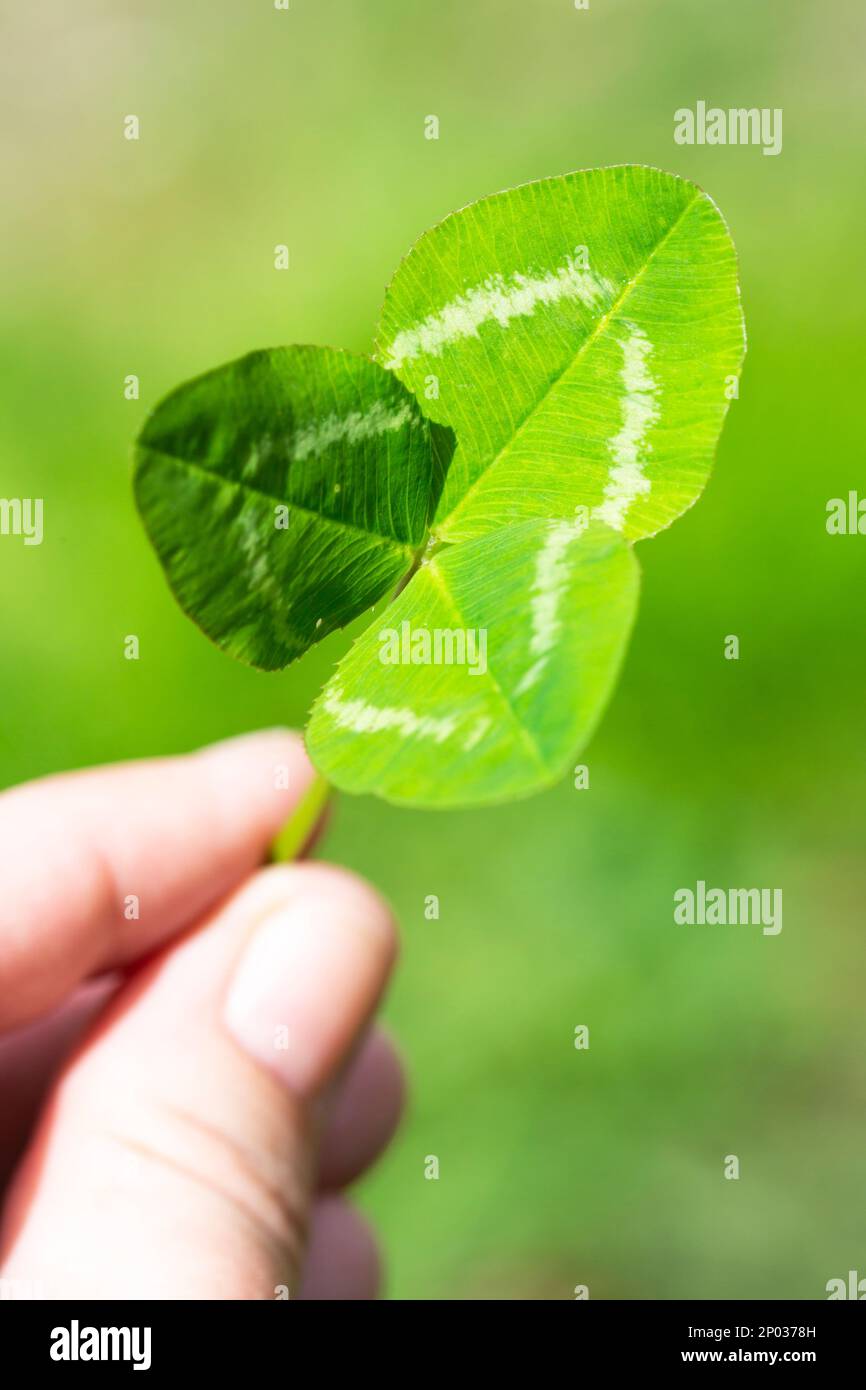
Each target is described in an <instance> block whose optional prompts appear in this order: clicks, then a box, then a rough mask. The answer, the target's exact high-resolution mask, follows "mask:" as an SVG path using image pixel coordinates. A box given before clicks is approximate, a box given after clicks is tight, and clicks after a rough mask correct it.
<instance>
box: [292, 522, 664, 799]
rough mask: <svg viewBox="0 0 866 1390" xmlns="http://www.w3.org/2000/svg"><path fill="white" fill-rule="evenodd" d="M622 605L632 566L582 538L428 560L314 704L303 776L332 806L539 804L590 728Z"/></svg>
mask: <svg viewBox="0 0 866 1390" xmlns="http://www.w3.org/2000/svg"><path fill="white" fill-rule="evenodd" d="M637 591H638V567H637V562H636V561H635V559H634V553H633V551H632V550H631V548H630V547H629V546H627V545H625V544H624V543H623V541H622V540H621V538H620V537H619V536H617V535H616V533H615V532H613V531H612V530H610V529H609V528H608V527H606V526H601V525H599V524H597V523H596V524H594V525H592V526H590V527H589V528H588V529H587V528H586V527H585V525H584V524H582V523H581V522H579V521H574V520H572V521H532V522H525V523H523V524H522V525H518V526H514V527H510V528H509V529H507V530H505V531H502V532H500V533H499V534H498V535H493V536H486V537H484V538H482V539H480V540H477V541H469V542H467V543H465V544H463V545H457V546H453V547H447V548H445V549H444V550H441V551H439V552H438V553H435V554H433V556H432V558H430V559H429V560H427V561H425V563H424V564H422V566H421V568H420V569H419V570H418V572H417V573H416V574H415V575H414V576H413V578H412V580H411V582H410V583H409V585H408V586H407V587H406V589H405V590H404V591H403V592H402V593H401V594H400V595H399V596H398V597H397V598H396V599H395V600H394V602H393V603H392V604H391V605H390V606H389V607H388V608H387V609H386V610H385V612H384V613H383V614H382V616H381V619H380V620H379V622H377V623H376V624H375V625H374V626H373V627H370V628H368V630H367V631H366V632H365V633H364V634H363V635H362V636H361V637H360V638H359V639H358V641H357V642H356V643H355V645H354V646H353V648H352V649H351V651H350V652H349V653H348V655H347V656H346V657H344V659H343V660H342V661H341V662H340V664H339V666H338V667H337V670H336V672H335V674H334V676H333V677H332V679H331V680H330V681H329V682H328V684H327V685H326V686H325V689H324V690H323V691H322V693H321V695H320V696H319V699H318V700H317V702H316V704H315V705H314V707H313V712H312V716H311V719H310V723H309V725H308V729H307V746H308V748H309V750H310V754H311V756H312V758H313V760H314V761H315V763H316V764H317V766H318V767H319V769H320V770H321V771H322V772H323V773H324V774H325V776H326V777H328V778H329V779H330V780H331V781H332V782H334V783H335V784H336V786H338V787H341V788H343V789H344V790H345V791H349V792H376V793H377V794H379V795H380V796H384V797H386V798H387V799H389V800H391V801H398V802H407V803H410V804H415V805H426V806H455V805H463V804H480V803H486V802H496V801H503V800H506V799H510V798H513V797H519V796H526V795H528V794H529V793H531V792H534V791H538V790H540V789H541V788H542V787H545V786H547V785H549V784H550V783H552V782H555V781H556V780H558V778H560V777H561V776H562V775H563V774H564V773H565V772H566V770H567V769H568V768H569V767H570V765H571V760H572V758H573V757H574V756H575V755H576V753H577V752H578V751H579V749H580V748H581V747H582V745H583V744H584V743H585V742H586V741H587V739H588V738H589V737H590V735H591V733H592V731H593V729H594V728H595V725H596V723H597V721H598V719H599V718H600V716H601V713H602V710H603V708H604V705H605V703H606V701H607V699H608V696H609V694H610V692H611V689H612V687H613V683H614V680H615V677H616V674H617V671H618V668H619V665H620V662H621V660H622V654H623V651H624V649H625V644H626V641H627V638H628V634H629V631H630V628H631V625H632V621H633V619H634V614H635V609H636V605H637ZM449 654H450V657H451V662H450V664H449V662H448V656H449ZM428 658H429V659H428ZM461 658H462V659H461Z"/></svg>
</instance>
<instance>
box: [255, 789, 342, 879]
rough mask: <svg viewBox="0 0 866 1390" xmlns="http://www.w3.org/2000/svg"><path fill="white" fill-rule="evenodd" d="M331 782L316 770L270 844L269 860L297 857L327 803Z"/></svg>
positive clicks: (285, 859)
mask: <svg viewBox="0 0 866 1390" xmlns="http://www.w3.org/2000/svg"><path fill="white" fill-rule="evenodd" d="M330 794H331V784H330V782H328V781H326V780H325V778H324V777H323V776H322V774H321V773H320V772H317V773H316V775H315V776H314V778H313V780H312V782H311V783H310V785H309V786H308V787H307V790H306V791H305V792H304V795H303V796H302V797H301V799H300V801H299V802H298V804H297V806H296V807H295V809H294V811H293V812H292V814H291V815H290V816H289V819H288V820H287V821H286V823H285V825H284V826H283V828H282V830H281V831H280V833H279V835H278V836H277V837H276V839H275V840H274V842H273V844H272V845H271V853H270V857H271V861H272V862H273V863H274V864H286V863H288V862H289V861H290V860H292V859H297V857H298V855H299V854H300V852H301V850H302V849H303V848H304V845H305V844H306V843H307V841H308V840H309V838H310V836H311V835H312V833H313V830H314V829H315V827H316V823H317V821H318V819H319V817H320V816H321V814H322V812H323V811H324V809H325V806H326V805H327V801H328V797H329V796H330Z"/></svg>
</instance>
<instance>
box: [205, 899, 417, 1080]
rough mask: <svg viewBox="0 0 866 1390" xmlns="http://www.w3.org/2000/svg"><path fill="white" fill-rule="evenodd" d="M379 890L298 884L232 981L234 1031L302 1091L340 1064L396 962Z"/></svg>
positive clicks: (229, 1012) (229, 1008) (228, 1016)
mask: <svg viewBox="0 0 866 1390" xmlns="http://www.w3.org/2000/svg"><path fill="white" fill-rule="evenodd" d="M386 921H387V918H386V914H385V910H384V908H383V907H382V906H381V905H380V904H379V903H378V902H377V900H376V899H375V897H374V896H373V895H372V894H369V895H366V894H365V895H360V894H357V893H351V892H341V891H339V890H336V891H335V890H332V889H329V890H327V891H322V890H319V891H311V890H310V889H305V888H300V889H299V891H298V893H297V895H296V896H295V897H293V898H292V899H291V901H290V902H287V903H285V904H283V905H282V906H281V907H279V908H277V909H275V910H273V911H272V912H271V913H270V914H269V915H268V916H267V917H265V918H264V919H263V920H262V921H261V922H260V923H259V925H258V926H257V927H256V928H255V930H254V932H253V934H252V937H251V938H250V940H249V941H248V942H247V944H246V946H245V948H244V951H243V954H242V956H241V959H240V961H239V963H238V965H237V967H236V970H235V974H234V977H233V980H232V983H231V986H230V988H229V993H228V997H227V999H226V1006H225V1015H224V1017H225V1023H226V1026H227V1027H228V1029H229V1031H230V1032H231V1034H232V1035H233V1037H234V1038H235V1040H236V1041H237V1042H238V1043H239V1044H240V1045H241V1047H243V1049H244V1050H245V1051H246V1052H247V1053H249V1055H250V1056H252V1057H253V1058H254V1059H255V1060H256V1061H257V1062H260V1063H261V1064H262V1065H264V1066H266V1067H267V1068H268V1069H269V1070H270V1071H271V1072H273V1073H274V1074H275V1075H276V1076H278V1077H279V1079H280V1080H281V1081H282V1082H283V1083H284V1084H285V1085H286V1086H288V1087H289V1088H290V1089H291V1090H292V1091H294V1092H295V1093H296V1094H297V1095H299V1096H301V1097H303V1098H308V1097H310V1096H312V1095H314V1094H315V1093H316V1092H318V1091H319V1090H320V1089H321V1088H322V1087H323V1086H325V1085H326V1084H327V1083H328V1081H329V1080H330V1079H331V1077H332V1076H333V1075H334V1074H335V1073H336V1072H337V1070H338V1069H339V1067H340V1066H341V1064H342V1062H343V1060H344V1058H345V1057H346V1056H347V1055H348V1053H349V1051H350V1050H351V1048H352V1045H353V1043H354V1040H355V1038H356V1036H357V1034H358V1032H359V1031H360V1029H361V1028H363V1026H364V1024H365V1023H366V1021H367V1019H368V1018H369V1016H370V1013H371V1012H372V1010H373V1008H374V1007H375V1004H376V1002H377V1000H378V996H379V994H380V992H381V989H382V985H383V983H384V980H385V977H386V975H387V971H388V965H389V964H390V954H391V949H392V948H391V947H390V945H389V939H390V930H389V929H387V928H386V929H385V930H383V922H386Z"/></svg>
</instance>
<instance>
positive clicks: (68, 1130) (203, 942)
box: [0, 864, 395, 1299]
mask: <svg viewBox="0 0 866 1390" xmlns="http://www.w3.org/2000/svg"><path fill="white" fill-rule="evenodd" d="M394 954H395V935H394V929H393V926H392V922H391V917H390V913H389V912H388V910H387V908H386V907H385V905H384V904H383V903H382V901H381V900H380V899H379V898H378V897H377V896H376V895H375V894H374V893H373V891H372V890H371V889H370V888H368V887H367V886H366V885H365V884H364V883H362V882H361V881H360V880H358V879H356V878H354V876H352V875H350V874H348V873H346V872H344V871H342V870H338V869H334V868H331V867H328V866H326V865H322V864H296V865H290V866H286V867H280V868H272V869H267V870H264V871H263V872H261V873H259V874H258V875H256V877H255V878H254V879H252V880H251V881H250V882H249V883H248V884H247V885H246V886H245V887H244V888H243V889H242V890H241V891H240V892H239V893H237V894H236V895H235V896H234V897H233V898H231V899H230V900H229V901H228V902H227V903H225V904H224V905H223V906H222V907H221V908H220V909H219V910H218V911H217V912H216V913H215V914H214V915H213V916H211V917H210V918H209V919H207V920H206V921H205V922H203V923H202V924H201V925H200V926H199V927H198V928H196V929H195V930H194V931H193V932H191V933H189V934H188V935H187V936H186V937H184V938H182V939H181V940H180V941H179V942H177V943H176V944H175V945H173V946H172V947H171V948H169V949H167V950H166V951H164V952H162V953H161V954H160V955H159V956H157V957H156V958H154V959H152V960H151V961H150V962H149V963H148V964H147V965H146V966H144V967H142V968H141V969H140V970H139V971H138V972H137V973H136V974H135V975H134V976H133V977H132V978H131V979H130V980H129V981H128V983H127V984H126V985H125V986H124V988H123V989H122V990H121V991H120V993H119V994H118V995H117V996H116V997H115V998H114V1000H113V1001H112V1003H111V1005H110V1006H109V1008H108V1010H107V1012H106V1013H105V1014H104V1015H103V1016H102V1017H101V1018H100V1019H99V1020H98V1021H97V1023H96V1025H95V1026H94V1028H93V1030H92V1031H91V1033H90V1034H89V1036H88V1037H87V1039H86V1040H85V1042H84V1043H83V1044H82V1046H81V1047H80V1048H79V1049H78V1051H77V1052H76V1053H75V1055H74V1056H73V1057H72V1059H71V1060H70V1062H69V1063H68V1064H67V1066H66V1068H65V1069H64V1072H63V1074H62V1075H61V1077H60V1079H59V1081H58V1083H57V1085H56V1087H55V1089H54V1091H53V1094H52V1096H51V1098H50V1100H49V1102H48V1104H47V1106H46V1111H45V1113H44V1115H43V1117H42V1119H41V1121H40V1124H39V1126H38V1128H37V1130H36V1134H35V1137H34V1140H33V1142H32V1144H31V1146H30V1148H29V1150H28V1152H27V1154H26V1155H25V1158H24V1160H23V1162H22V1166H21V1168H20V1170H19V1172H18V1174H17V1176H16V1179H15V1182H14V1184H13V1188H12V1191H11V1194H10V1197H9V1201H8V1203H7V1208H6V1218H5V1225H4V1231H3V1236H2V1241H0V1258H2V1263H3V1268H4V1275H5V1276H6V1277H7V1278H9V1279H11V1280H13V1281H21V1286H22V1287H27V1288H35V1290H36V1291H37V1296H45V1297H49V1298H51V1297H54V1298H58V1297H60V1298H66V1297H70V1298H75V1297H81V1298H108V1297H111V1298H124V1299H126V1298H175V1299H176V1298H189V1299H211V1298H228V1299H257V1298H273V1297H274V1296H275V1290H276V1288H277V1287H278V1286H281V1285H286V1286H287V1287H288V1290H289V1295H290V1297H293V1296H294V1295H295V1293H296V1291H297V1288H298V1282H299V1275H300V1270H301V1264H302V1258H303V1248H304V1240H305V1232H306V1226H307V1215H308V1209H309V1204H310V1197H311V1192H312V1188H313V1184H314V1181H315V1150H316V1137H317V1128H318V1126H317V1123H316V1114H317V1105H316V1104H315V1102H316V1098H317V1097H319V1096H320V1095H321V1093H322V1092H323V1090H324V1089H326V1088H327V1087H328V1085H329V1083H330V1082H331V1081H333V1079H334V1078H335V1076H336V1075H337V1073H338V1072H339V1071H340V1069H341V1068H342V1066H343V1064H344V1063H345V1061H346V1060H347V1058H348V1056H349V1054H350V1053H351V1051H352V1048H353V1046H354V1045H355V1042H356V1041H357V1039H358V1038H359V1036H360V1034H361V1033H362V1032H363V1030H364V1028H365V1026H366V1023H367V1021H368V1019H369V1017H370V1014H371V1013H372V1011H373V1009H374V1008H375V1005H376V1003H377V1001H378V998H379V996H380V994H381V992H382V989H383V988H384V984H385V981H386V979H387V976H388V973H389V970H390V967H391V964H392V962H393V958H394Z"/></svg>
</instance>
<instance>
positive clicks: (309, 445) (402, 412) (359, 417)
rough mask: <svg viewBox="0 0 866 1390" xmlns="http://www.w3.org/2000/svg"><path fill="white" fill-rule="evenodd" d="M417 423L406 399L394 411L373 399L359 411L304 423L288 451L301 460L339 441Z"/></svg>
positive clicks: (349, 441) (354, 440) (351, 441)
mask: <svg viewBox="0 0 866 1390" xmlns="http://www.w3.org/2000/svg"><path fill="white" fill-rule="evenodd" d="M417 423H418V416H417V415H416V413H415V411H414V410H413V409H412V406H411V405H410V404H409V403H408V401H407V402H406V403H405V404H404V405H401V406H400V407H399V408H398V409H397V410H389V409H388V407H387V406H386V405H385V403H384V401H375V402H374V404H373V405H371V406H370V409H369V410H366V411H364V413H363V414H362V413H361V411H359V410H353V411H350V413H349V414H348V415H327V416H326V417H325V419H324V420H317V421H315V422H314V423H312V424H309V425H305V426H304V428H303V429H300V430H298V432H297V434H296V435H295V438H294V441H293V450H292V452H293V455H294V457H295V458H296V459H298V460H303V459H306V458H309V457H310V455H311V454H312V455H313V456H315V455H316V454H320V453H322V451H323V450H324V449H327V448H328V447H329V445H331V444H338V443H340V441H341V440H345V441H346V443H347V444H358V443H360V441H361V440H362V439H375V438H377V437H378V436H379V435H380V434H385V433H387V432H388V431H389V430H399V429H401V428H402V427H403V425H408V424H417Z"/></svg>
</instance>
